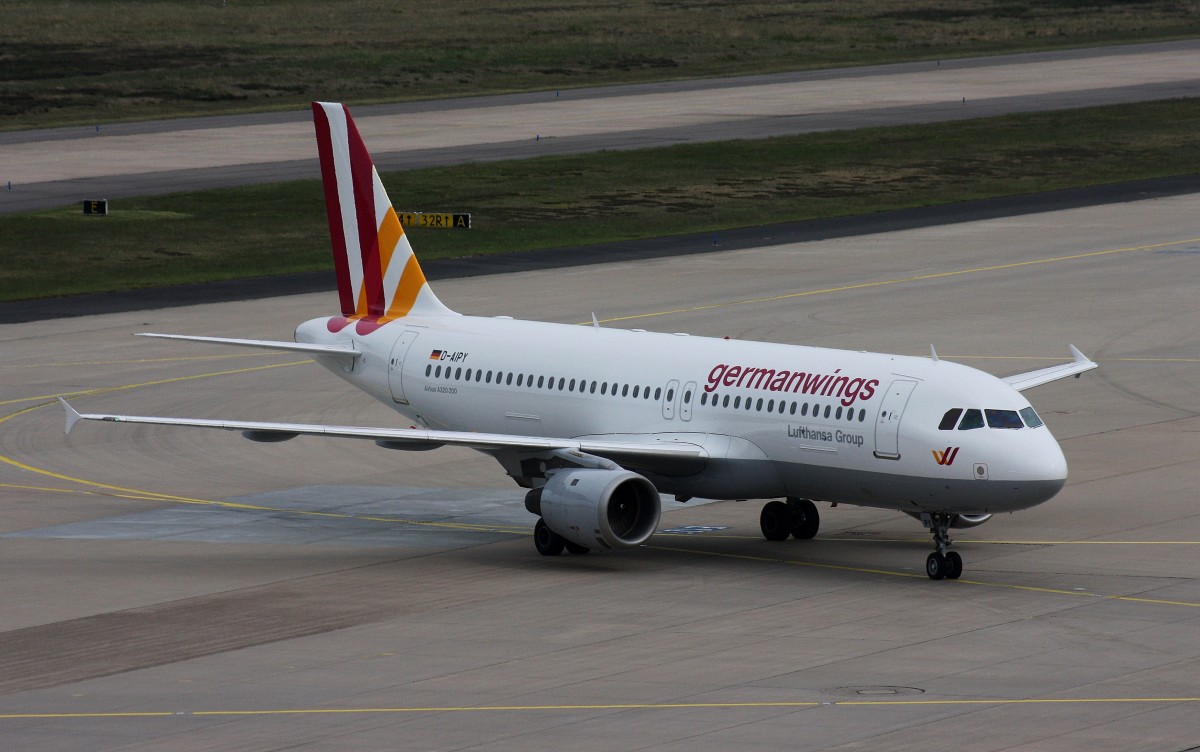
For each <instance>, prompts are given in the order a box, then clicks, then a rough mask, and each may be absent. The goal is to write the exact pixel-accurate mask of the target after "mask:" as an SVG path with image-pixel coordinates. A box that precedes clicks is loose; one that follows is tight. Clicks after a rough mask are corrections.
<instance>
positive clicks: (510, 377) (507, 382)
mask: <svg viewBox="0 0 1200 752" xmlns="http://www.w3.org/2000/svg"><path fill="white" fill-rule="evenodd" d="M512 379H513V375H512V372H511V371H509V373H508V378H507V379H505V380H504V383H505V384H507V385H508V386H512Z"/></svg>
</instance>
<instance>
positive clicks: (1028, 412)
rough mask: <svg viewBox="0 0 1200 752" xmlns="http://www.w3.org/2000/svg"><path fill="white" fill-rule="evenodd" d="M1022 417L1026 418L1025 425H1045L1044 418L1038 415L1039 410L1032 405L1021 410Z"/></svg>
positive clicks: (1033, 426) (1032, 426) (1031, 426)
mask: <svg viewBox="0 0 1200 752" xmlns="http://www.w3.org/2000/svg"><path fill="white" fill-rule="evenodd" d="M1021 417H1022V418H1024V419H1025V425H1027V426H1029V427H1030V428H1037V427H1038V426H1042V425H1045V424H1044V423H1042V419H1041V418H1039V417H1038V414H1037V412H1036V411H1035V410H1034V409H1033V408H1032V407H1027V408H1025V409H1023V410H1022V411H1021Z"/></svg>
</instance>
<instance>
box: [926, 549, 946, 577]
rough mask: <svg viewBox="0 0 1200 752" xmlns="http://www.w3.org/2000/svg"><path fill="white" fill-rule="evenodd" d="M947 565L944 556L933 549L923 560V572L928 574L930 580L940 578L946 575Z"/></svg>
mask: <svg viewBox="0 0 1200 752" xmlns="http://www.w3.org/2000/svg"><path fill="white" fill-rule="evenodd" d="M949 566H950V565H949V563H948V562H947V561H946V557H945V556H944V555H942V554H940V553H938V552H937V551H934V552H933V553H931V554H930V555H929V558H928V559H926V560H925V574H927V575H929V579H931V580H940V579H942V578H943V577H945V576H946V570H947V569H948V568H949Z"/></svg>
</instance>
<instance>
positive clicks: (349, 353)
mask: <svg viewBox="0 0 1200 752" xmlns="http://www.w3.org/2000/svg"><path fill="white" fill-rule="evenodd" d="M136 336H138V337H154V338H156V339H182V340H187V341H189V342H209V343H215V344H218V345H234V346H235V347H256V348H258V349H260V350H278V351H280V352H300V353H308V354H310V355H343V356H345V357H347V358H357V357H360V356H361V355H362V353H361V352H359V351H358V350H355V349H354V348H352V347H343V346H341V345H310V344H308V343H306V342H279V341H276V340H270V339H231V338H229V337H193V336H189V335H186V334H155V333H153V332H139V333H138V334H137V335H136Z"/></svg>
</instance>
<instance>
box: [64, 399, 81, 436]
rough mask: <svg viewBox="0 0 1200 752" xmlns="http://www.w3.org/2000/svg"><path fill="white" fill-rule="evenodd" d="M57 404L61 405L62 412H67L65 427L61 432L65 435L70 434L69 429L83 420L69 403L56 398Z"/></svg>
mask: <svg viewBox="0 0 1200 752" xmlns="http://www.w3.org/2000/svg"><path fill="white" fill-rule="evenodd" d="M58 404H60V405H62V406H63V410H65V411H66V412H67V426H66V429H65V430H64V431H63V432H64V433H66V434H70V433H71V429H72V428H74V427H75V424H76V423H78V422H79V421H81V420H83V416H82V415H80V414H79V411H78V410H76V409H75V408H73V407H71V403H70V402H67V401H66V400H65V399H63V398H62V397H59V398H58Z"/></svg>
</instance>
